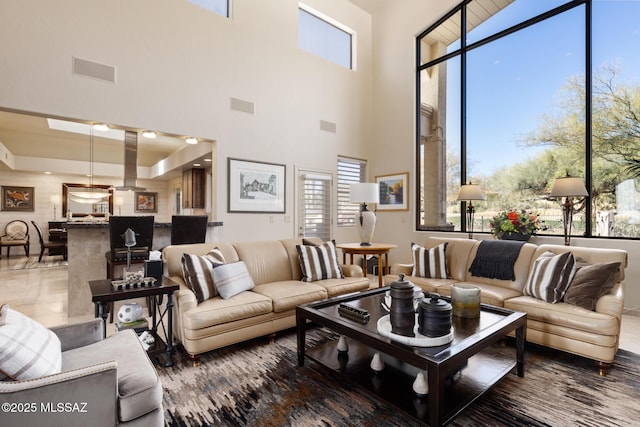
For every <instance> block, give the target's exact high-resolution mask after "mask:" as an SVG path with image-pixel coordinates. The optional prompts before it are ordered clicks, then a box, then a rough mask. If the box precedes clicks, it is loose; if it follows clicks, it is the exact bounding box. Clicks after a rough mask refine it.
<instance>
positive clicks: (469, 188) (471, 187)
mask: <svg viewBox="0 0 640 427" xmlns="http://www.w3.org/2000/svg"><path fill="white" fill-rule="evenodd" d="M457 200H458V201H459V202H463V201H466V202H468V203H467V231H468V232H469V238H470V239H473V221H474V219H475V218H474V217H475V213H476V207H475V206H473V202H472V201H473V200H485V197H484V194H483V193H482V190H481V189H480V186H479V185H478V184H472V183H471V182H469V183H468V184H465V185H462V186H461V187H460V192H459V193H458V199H457Z"/></svg>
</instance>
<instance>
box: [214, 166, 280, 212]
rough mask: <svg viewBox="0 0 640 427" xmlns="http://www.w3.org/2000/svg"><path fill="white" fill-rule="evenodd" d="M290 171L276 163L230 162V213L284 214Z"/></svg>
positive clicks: (228, 207) (228, 208)
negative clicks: (287, 173) (286, 187)
mask: <svg viewBox="0 0 640 427" xmlns="http://www.w3.org/2000/svg"><path fill="white" fill-rule="evenodd" d="M286 172H287V168H286V166H285V165H280V164H276V163H266V162H256V161H252V160H241V159H233V158H231V157H229V159H228V178H229V179H228V183H229V189H228V190H229V191H228V193H229V194H228V206H227V211H228V212H240V213H247V212H253V213H284V212H285V183H286Z"/></svg>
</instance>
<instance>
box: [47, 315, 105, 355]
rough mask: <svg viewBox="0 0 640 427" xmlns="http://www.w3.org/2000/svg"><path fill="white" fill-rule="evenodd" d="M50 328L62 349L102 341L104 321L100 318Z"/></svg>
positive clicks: (65, 349)
mask: <svg viewBox="0 0 640 427" xmlns="http://www.w3.org/2000/svg"><path fill="white" fill-rule="evenodd" d="M50 329H51V331H53V333H54V334H56V335H57V336H58V338H59V339H60V344H61V349H62V351H67V350H72V349H74V348H78V347H84V346H85V345H89V344H93V343H96V342H98V341H102V340H103V338H104V321H103V320H102V319H100V318H97V319H91V320H87V321H86V322H81V323H73V324H70V325H60V326H54V327H52V328H50Z"/></svg>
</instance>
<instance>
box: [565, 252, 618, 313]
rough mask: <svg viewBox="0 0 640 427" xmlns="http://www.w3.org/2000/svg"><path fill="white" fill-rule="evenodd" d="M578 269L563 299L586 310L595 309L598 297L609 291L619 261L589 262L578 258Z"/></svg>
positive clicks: (616, 274) (615, 277) (613, 283)
mask: <svg viewBox="0 0 640 427" xmlns="http://www.w3.org/2000/svg"><path fill="white" fill-rule="evenodd" d="M578 267H579V268H578V271H577V272H576V274H575V276H574V277H573V280H572V281H571V283H570V284H569V288H568V289H567V292H566V293H565V295H564V301H565V302H566V303H569V304H573V305H577V306H579V307H582V308H584V309H587V310H595V308H596V303H597V302H598V299H600V297H602V296H603V295H606V294H608V293H609V291H611V289H612V288H613V285H615V283H616V281H617V279H618V276H619V272H620V263H619V262H602V263H597V264H589V263H587V262H586V261H583V260H578Z"/></svg>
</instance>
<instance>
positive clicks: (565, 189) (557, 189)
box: [549, 173, 589, 246]
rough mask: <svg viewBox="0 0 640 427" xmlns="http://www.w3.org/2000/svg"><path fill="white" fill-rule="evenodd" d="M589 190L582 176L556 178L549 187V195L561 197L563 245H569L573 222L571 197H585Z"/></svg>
mask: <svg viewBox="0 0 640 427" xmlns="http://www.w3.org/2000/svg"><path fill="white" fill-rule="evenodd" d="M587 196H589V192H588V191H587V187H585V185H584V181H583V180H582V178H578V177H574V176H569V174H568V173H567V176H565V177H562V178H556V180H555V181H554V183H553V186H552V187H551V193H550V194H549V197H556V198H562V197H564V202H563V203H562V224H563V226H564V244H565V246H571V226H572V223H573V206H574V203H573V198H574V197H587Z"/></svg>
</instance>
